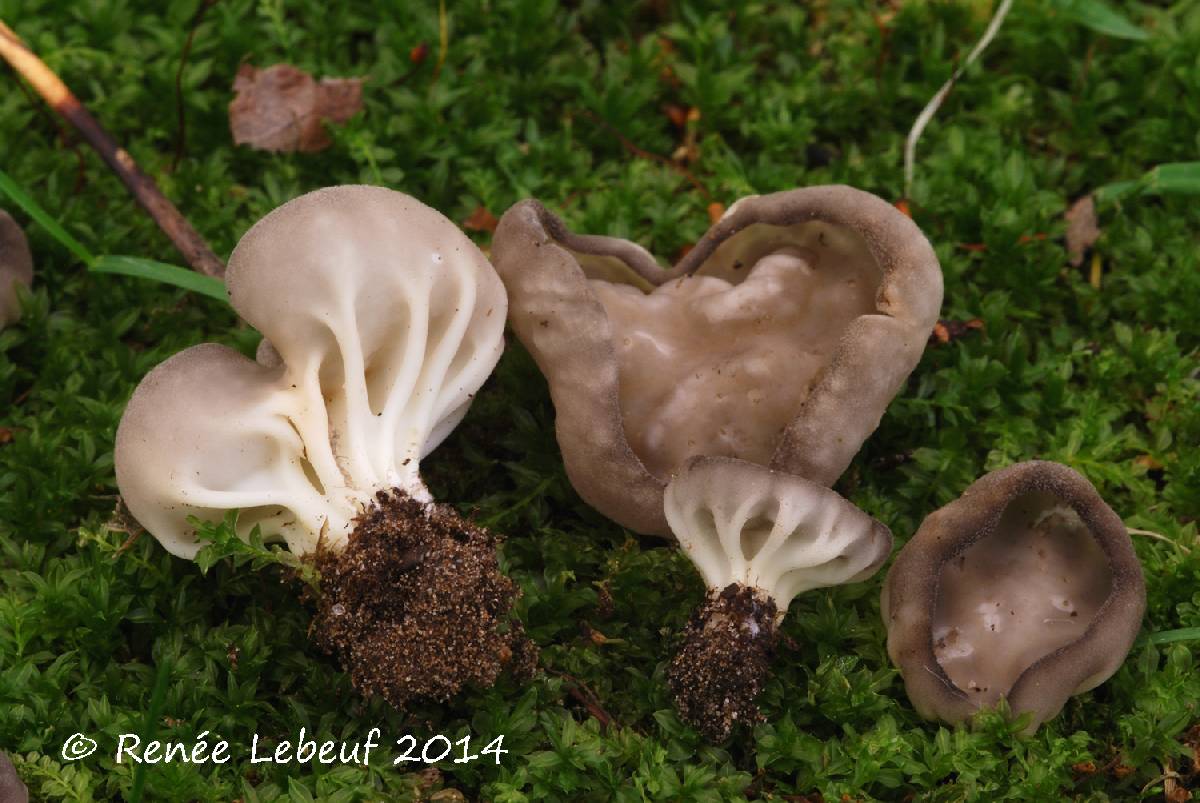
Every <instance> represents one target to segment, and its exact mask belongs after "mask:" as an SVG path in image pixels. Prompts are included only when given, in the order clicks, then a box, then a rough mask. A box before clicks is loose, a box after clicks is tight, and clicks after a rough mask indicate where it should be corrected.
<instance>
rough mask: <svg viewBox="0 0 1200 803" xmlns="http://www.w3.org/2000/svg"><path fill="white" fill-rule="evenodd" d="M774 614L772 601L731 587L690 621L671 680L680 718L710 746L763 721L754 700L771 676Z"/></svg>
mask: <svg viewBox="0 0 1200 803" xmlns="http://www.w3.org/2000/svg"><path fill="white" fill-rule="evenodd" d="M776 612H777V608H776V605H775V602H774V600H772V599H770V598H769V597H766V596H764V595H763V594H762V593H761V592H759V591H757V590H755V589H753V588H750V587H748V586H743V585H739V584H737V583H731V584H730V585H728V586H726V587H725V588H724V589H721V590H719V591H718V590H716V589H714V590H711V591H709V593H708V597H707V599H706V600H705V602H704V604H703V605H701V606H700V607H699V608H697V609H696V611H695V612H694V613H693V614H692V617H691V619H689V620H688V623H687V626H686V627H685V628H684V631H683V644H682V646H681V647H680V650H679V652H678V653H676V655H675V658H674V659H673V660H672V661H671V665H670V667H669V668H668V669H667V680H668V682H669V683H670V686H671V693H672V696H673V698H674V700H675V705H676V707H677V708H678V709H679V713H680V715H681V716H682V717H683V719H684V720H685V721H686V722H687V723H688V724H690V725H692V727H694V728H696V730H698V731H700V733H701V734H702V735H703V736H704V737H705V738H707V739H709V740H710V741H713V742H722V741H724V740H725V739H727V738H728V737H729V735H730V733H732V732H733V729H734V727H735V726H736V725H737V724H738V723H739V722H744V723H746V724H748V725H751V724H753V723H754V722H755V721H757V720H758V719H759V713H758V706H756V705H755V704H754V700H755V698H757V697H758V694H759V692H761V691H762V687H763V685H764V684H765V683H766V681H767V677H768V676H769V675H770V667H771V659H772V658H773V657H774V655H775V645H776V643H777V641H778V639H779V633H778V631H777V630H776V627H775V614H776Z"/></svg>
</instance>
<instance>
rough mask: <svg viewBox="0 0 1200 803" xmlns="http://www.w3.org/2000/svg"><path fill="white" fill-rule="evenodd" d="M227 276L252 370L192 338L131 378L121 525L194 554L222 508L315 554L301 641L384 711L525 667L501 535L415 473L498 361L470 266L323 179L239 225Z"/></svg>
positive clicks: (488, 284) (487, 311)
mask: <svg viewBox="0 0 1200 803" xmlns="http://www.w3.org/2000/svg"><path fill="white" fill-rule="evenodd" d="M226 282H227V286H228V290H229V296H230V300H231V303H232V304H233V307H234V309H235V310H237V312H238V313H239V314H240V315H241V316H242V317H243V318H244V319H245V320H246V321H247V322H248V323H250V324H251V325H253V326H254V327H255V328H257V329H258V330H259V331H261V332H262V333H263V335H264V338H265V341H266V343H267V344H269V345H264V346H261V347H260V349H259V359H258V360H250V359H247V358H246V357H243V356H242V355H241V354H239V353H238V352H236V351H234V350H232V349H229V348H227V347H225V346H220V345H215V344H204V345H199V346H194V347H192V348H190V349H187V350H185V351H183V352H181V353H179V354H177V355H175V356H174V357H172V358H170V359H169V360H167V361H166V362H164V363H163V364H161V365H159V366H158V367H157V368H155V369H154V370H153V371H151V372H150V373H149V374H148V375H147V376H146V377H145V379H144V380H143V381H142V383H141V384H140V385H139V386H138V388H137V390H136V392H135V393H134V394H133V398H132V399H131V400H130V402H129V405H128V407H127V408H126V410H125V414H124V416H123V418H122V419H121V424H120V427H119V429H118V431H117V438H116V452H115V462H116V473H117V483H118V485H119V487H120V491H121V494H122V496H123V498H124V500H125V503H126V504H127V505H128V507H129V509H130V511H131V512H132V513H133V515H134V516H135V517H136V518H137V519H138V521H139V522H141V524H142V525H143V526H144V527H145V528H146V529H147V530H149V531H150V533H151V534H152V535H154V536H155V538H157V539H158V540H159V541H160V542H161V543H162V544H163V546H165V547H166V548H167V550H169V551H170V552H172V553H174V554H176V555H179V556H181V557H185V558H192V557H194V556H195V555H196V553H197V551H198V550H199V549H200V547H201V544H200V543H198V542H197V540H196V533H195V527H194V526H193V524H192V523H191V518H192V517H196V518H198V519H201V520H210V521H211V520H220V519H221V518H222V517H223V515H224V514H225V512H227V511H229V510H232V509H235V508H236V509H239V510H240V515H239V517H238V520H237V526H238V533H239V535H241V536H243V537H245V536H247V535H248V534H249V533H250V531H251V530H252V529H253V528H254V527H258V528H260V531H261V533H262V534H263V535H264V536H265V538H266V539H267V540H275V541H284V542H286V543H287V546H288V548H289V549H290V550H291V551H292V552H294V553H296V554H298V555H300V556H303V557H305V558H306V559H311V560H314V561H315V562H316V566H317V568H318V569H319V571H320V574H321V595H320V599H319V602H318V611H317V618H316V621H315V623H314V628H313V630H314V634H315V638H316V640H317V641H318V642H319V643H320V644H322V645H323V646H325V647H326V648H327V649H329V650H330V651H332V652H334V653H336V654H337V655H338V656H339V657H340V658H341V660H342V662H343V664H344V665H346V667H347V668H348V669H349V671H350V674H351V677H352V679H353V680H354V682H355V684H356V685H357V686H358V687H359V688H360V689H361V690H362V691H364V692H374V693H379V694H381V695H382V696H384V697H385V698H387V699H388V700H389V701H390V702H392V703H393V705H396V706H398V707H399V706H402V705H404V704H405V703H407V702H408V701H409V700H410V699H412V698H415V697H422V698H433V699H446V698H448V697H450V696H452V695H453V694H454V693H456V692H457V691H458V690H459V689H460V688H461V687H462V686H463V685H464V684H465V683H468V682H471V683H476V684H480V685H490V684H491V683H492V682H493V681H494V680H495V678H496V676H497V673H498V672H499V670H500V666H501V664H503V663H506V662H510V663H511V666H512V667H517V668H531V667H532V656H533V654H534V652H533V647H532V645H531V644H529V642H528V640H527V639H525V637H524V634H523V632H522V630H521V627H520V623H519V622H515V621H514V622H510V621H509V610H510V607H511V604H512V601H513V599H514V597H515V596H516V593H517V590H516V588H515V586H514V584H513V583H512V581H510V580H509V579H508V578H506V577H504V576H503V575H502V574H500V572H499V568H498V566H497V561H496V555H495V545H496V539H495V538H494V537H493V536H492V535H491V534H489V533H488V532H486V531H485V530H483V529H481V528H479V527H477V526H476V525H474V524H473V523H471V522H470V521H467V520H465V519H463V518H461V517H459V516H458V514H457V513H456V512H455V511H454V510H453V508H451V507H449V506H446V505H438V504H435V503H434V502H433V500H432V498H431V496H430V494H429V491H428V490H427V489H426V487H425V485H424V483H423V482H422V481H421V477H420V473H419V467H420V461H421V459H422V458H424V457H425V455H427V454H428V453H429V452H430V451H431V450H433V449H434V447H436V446H437V445H438V444H439V443H440V442H441V441H442V439H443V438H445V437H446V436H447V435H448V434H449V433H450V431H451V430H452V429H453V428H454V427H455V425H456V424H457V423H458V422H459V421H460V420H461V419H462V417H463V415H464V414H465V413H466V410H467V407H468V405H469V404H470V403H471V399H472V398H473V396H474V394H475V392H476V390H477V389H478V388H479V386H480V385H481V384H482V383H483V381H484V380H485V379H486V378H487V376H488V375H489V374H490V373H491V371H492V369H493V367H494V366H495V364H496V361H497V360H498V359H499V357H500V353H501V351H502V349H503V345H504V344H503V327H504V313H505V307H506V298H505V294H504V287H503V285H502V284H501V283H500V280H499V278H498V277H497V276H496V274H495V272H494V271H493V270H492V267H491V265H490V264H489V263H488V261H487V259H486V258H485V257H484V255H483V254H482V253H481V252H480V251H479V249H478V248H476V247H475V245H474V244H472V243H471V241H470V240H469V239H467V237H466V236H465V235H463V234H462V232H461V231H459V230H458V228H457V227H456V226H454V224H452V223H451V222H450V221H449V220H447V219H446V218H444V217H443V216H442V215H440V214H438V213H437V212H436V211H434V210H433V209H430V208H429V207H427V206H425V205H423V204H421V203H420V202H418V201H416V200H415V199H413V198H410V197H408V196H406V195H403V194H401V193H398V192H392V191H390V190H386V189H382V188H378V187H362V186H347V187H332V188H327V189H323V190H318V191H316V192H312V193H309V194H307V195H304V196H302V197H300V198H297V199H296V200H294V201H291V202H289V203H287V204H284V205H283V206H281V207H280V208H278V209H276V210H275V211H273V212H271V213H270V214H269V215H267V216H266V217H265V218H263V219H262V220H261V221H259V222H258V223H257V224H255V226H254V227H253V228H251V229H250V231H249V232H247V233H246V235H245V236H244V237H243V238H242V239H241V241H240V242H239V243H238V245H237V248H235V249H234V252H233V254H232V256H231V257H230V260H229V269H228V273H227V274H226ZM413 556H419V559H416V560H414V559H413ZM506 628H507V630H505V629H506ZM501 630H505V632H501Z"/></svg>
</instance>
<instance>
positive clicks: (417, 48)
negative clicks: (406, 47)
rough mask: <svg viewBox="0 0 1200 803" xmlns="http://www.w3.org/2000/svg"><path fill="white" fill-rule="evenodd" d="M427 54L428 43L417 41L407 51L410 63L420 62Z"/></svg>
mask: <svg viewBox="0 0 1200 803" xmlns="http://www.w3.org/2000/svg"><path fill="white" fill-rule="evenodd" d="M427 56H429V43H428V42H418V43H417V44H415V45H413V48H412V50H410V51H408V61H409V63H410V64H414V65H416V64H420V63H421V62H423V61H425V59H426V57H427Z"/></svg>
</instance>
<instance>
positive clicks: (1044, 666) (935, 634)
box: [883, 461, 1146, 732]
mask: <svg viewBox="0 0 1200 803" xmlns="http://www.w3.org/2000/svg"><path fill="white" fill-rule="evenodd" d="M1145 607H1146V591H1145V585H1144V582H1143V580H1142V568H1141V565H1140V564H1139V563H1138V559H1137V555H1136V554H1135V553H1134V551H1133V545H1132V543H1130V540H1129V534H1128V532H1127V530H1126V528H1125V525H1124V524H1122V522H1121V519H1120V517H1118V516H1117V514H1116V513H1114V512H1113V511H1112V509H1111V508H1110V507H1109V506H1108V505H1107V504H1105V503H1104V500H1103V499H1101V498H1100V495H1099V494H1098V493H1097V492H1096V489H1095V488H1094V487H1093V486H1092V484H1091V483H1089V482H1088V481H1087V480H1086V479H1085V478H1084V477H1083V476H1081V475H1080V474H1079V473H1077V472H1075V471H1073V470H1072V469H1070V468H1068V467H1066V466H1063V465H1060V464H1058V463H1049V462H1043V461H1031V462H1027V463H1018V464H1016V465H1013V466H1009V467H1008V468H1005V469H1001V470H999V471H993V472H992V473H990V474H987V475H985V476H983V477H982V478H980V479H979V480H977V481H976V482H975V483H974V484H973V485H971V487H970V488H968V489H967V490H966V491H965V492H964V493H963V495H962V496H961V497H959V498H958V499H956V500H955V501H953V502H951V503H950V504H948V505H946V506H945V507H943V508H941V509H940V510H938V511H935V512H934V513H932V514H930V515H929V516H928V517H927V518H926V519H925V521H924V522H923V523H922V524H921V527H920V529H919V530H918V531H917V534H916V535H915V536H913V538H912V540H911V541H909V542H908V543H907V544H906V545H905V546H904V548H903V549H902V550H901V551H900V554H899V556H898V557H897V558H896V562H895V563H894V564H893V565H892V568H891V571H889V572H888V576H887V580H886V582H885V584H884V589H883V618H884V622H885V624H886V625H887V629H888V654H889V655H890V656H891V658H892V661H893V662H894V663H895V664H896V666H897V667H899V669H900V673H901V675H903V677H904V685H905V688H906V690H907V691H908V697H909V699H910V700H911V701H912V703H913V706H914V707H915V708H916V709H917V712H918V713H920V714H921V715H922V716H924V717H926V718H929V719H941V720H943V721H945V722H949V723H959V722H963V721H966V720H968V719H970V718H971V717H972V716H973V715H974V714H975V713H976V712H977V711H979V710H981V709H984V708H989V707H992V706H995V705H996V704H997V703H998V702H999V701H1000V700H1001V699H1002V698H1003V699H1005V700H1007V702H1008V707H1009V710H1010V711H1011V712H1012V714H1013V715H1014V716H1016V715H1020V714H1029V715H1030V716H1031V719H1030V721H1029V726H1028V731H1029V732H1033V731H1034V730H1036V729H1037V727H1038V726H1039V725H1040V724H1041V723H1043V722H1045V721H1046V720H1049V719H1052V718H1053V717H1055V716H1056V715H1057V714H1058V712H1059V711H1060V710H1062V707H1063V705H1064V704H1065V703H1066V701H1067V699H1068V698H1069V697H1071V696H1072V695H1074V694H1079V693H1080V692H1084V691H1087V690H1089V689H1092V688H1095V687H1096V686H1098V685H1100V684H1101V683H1103V682H1104V681H1105V680H1107V679H1108V678H1109V677H1110V676H1111V675H1112V674H1113V673H1114V672H1116V671H1117V668H1118V667H1120V665H1121V663H1122V662H1123V661H1124V660H1125V656H1126V655H1127V654H1128V653H1129V650H1130V648H1131V647H1132V645H1133V641H1134V638H1135V637H1136V636H1137V633H1138V630H1139V628H1140V627H1141V621H1142V614H1143V613H1144V611H1145Z"/></svg>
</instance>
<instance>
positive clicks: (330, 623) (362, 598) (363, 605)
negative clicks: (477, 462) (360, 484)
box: [312, 490, 537, 708]
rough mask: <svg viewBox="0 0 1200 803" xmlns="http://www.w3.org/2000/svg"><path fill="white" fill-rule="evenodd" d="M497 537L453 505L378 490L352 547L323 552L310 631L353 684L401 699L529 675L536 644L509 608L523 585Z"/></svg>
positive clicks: (449, 693)
mask: <svg viewBox="0 0 1200 803" xmlns="http://www.w3.org/2000/svg"><path fill="white" fill-rule="evenodd" d="M497 542H498V539H497V538H496V536H494V535H492V534H491V533H490V532H488V531H487V530H485V529H483V528H482V527H478V526H476V525H475V524H474V523H473V522H471V521H469V520H467V519H464V518H463V517H462V516H460V515H459V514H458V512H457V511H455V510H454V509H453V508H451V507H450V506H448V505H440V504H436V503H435V504H431V505H427V504H424V503H421V502H417V501H416V500H414V499H412V498H411V497H410V496H408V495H407V494H405V493H403V492H402V491H398V490H397V491H393V492H392V493H390V494H389V493H384V492H381V493H379V494H378V495H377V496H376V501H375V503H374V504H373V505H371V507H370V508H369V509H367V510H365V511H364V512H363V513H362V514H361V515H360V516H359V517H358V519H357V520H356V521H355V529H354V532H353V533H352V534H351V535H350V539H349V542H348V543H347V545H346V548H345V549H343V550H340V551H337V552H334V551H331V550H324V551H320V552H318V554H317V556H316V566H317V570H318V571H320V573H321V595H320V599H319V600H318V602H317V614H316V617H315V618H314V620H313V630H312V633H313V639H314V640H315V641H316V643H317V644H318V645H320V646H321V647H322V648H323V649H325V650H326V651H327V652H329V653H332V654H334V655H336V656H337V657H338V659H339V660H340V661H341V663H342V666H343V667H344V668H345V669H346V671H347V672H349V673H350V678H351V680H352V681H353V683H354V686H355V688H356V689H358V690H359V691H360V692H362V693H363V694H367V695H370V694H378V695H380V696H382V697H383V698H384V699H386V700H387V701H388V702H389V703H391V704H392V705H393V706H395V707H396V708H403V707H404V706H405V705H406V704H408V703H409V702H410V701H413V700H417V699H422V700H437V701H445V700H448V699H449V698H451V697H453V696H454V695H455V694H457V693H458V692H459V691H460V690H461V689H462V688H463V686H465V685H467V684H473V685H476V686H479V687H484V688H486V687H488V686H491V685H492V684H493V683H495V681H496V678H497V676H498V675H499V674H500V671H501V669H508V670H509V671H510V672H511V673H512V674H513V675H514V676H515V677H517V678H518V679H528V678H529V677H532V675H533V672H534V669H535V668H536V665H537V647H535V646H534V644H533V643H532V642H531V641H530V640H529V639H528V638H527V637H526V636H525V631H524V628H523V627H522V625H521V623H520V622H519V621H518V620H517V619H516V618H514V617H511V616H510V610H511V608H512V604H513V601H514V600H515V599H516V598H517V596H518V595H519V593H520V591H519V590H518V589H517V587H516V585H515V584H514V583H513V581H512V580H510V579H509V578H507V577H505V576H504V575H503V574H501V573H500V567H499V565H498V563H497V559H496V545H497Z"/></svg>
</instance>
